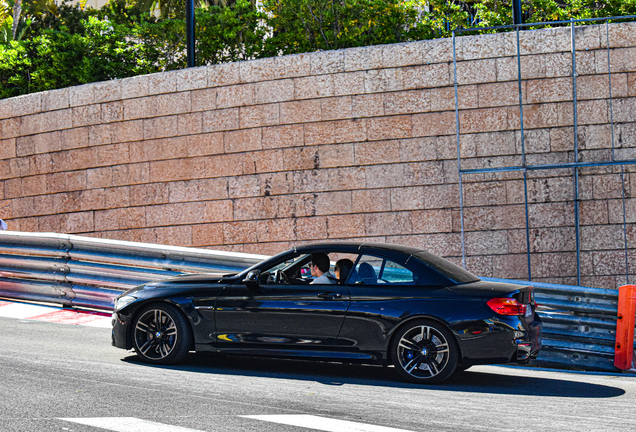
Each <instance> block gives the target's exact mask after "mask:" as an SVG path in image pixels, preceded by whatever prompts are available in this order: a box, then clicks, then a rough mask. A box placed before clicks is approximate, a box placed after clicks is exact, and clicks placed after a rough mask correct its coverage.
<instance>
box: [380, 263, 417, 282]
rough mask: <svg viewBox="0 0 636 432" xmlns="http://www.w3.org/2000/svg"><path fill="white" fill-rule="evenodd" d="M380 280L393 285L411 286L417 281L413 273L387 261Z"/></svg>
mask: <svg viewBox="0 0 636 432" xmlns="http://www.w3.org/2000/svg"><path fill="white" fill-rule="evenodd" d="M382 279H383V280H385V281H387V282H388V283H394V284H407V285H408V284H413V283H415V280H416V279H417V278H416V277H415V275H414V274H413V272H412V271H411V270H409V269H407V268H406V267H404V266H401V265H400V264H398V263H396V262H393V261H390V260H387V261H386V264H385V266H384V271H383V272H382Z"/></svg>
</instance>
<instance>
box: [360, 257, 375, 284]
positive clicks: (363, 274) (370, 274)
mask: <svg viewBox="0 0 636 432" xmlns="http://www.w3.org/2000/svg"><path fill="white" fill-rule="evenodd" d="M358 278H359V279H360V281H361V282H362V283H365V284H376V283H378V277H377V276H376V274H375V270H373V267H372V266H371V264H369V263H366V262H363V263H362V264H360V265H359V266H358Z"/></svg>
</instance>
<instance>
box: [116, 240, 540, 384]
mask: <svg viewBox="0 0 636 432" xmlns="http://www.w3.org/2000/svg"><path fill="white" fill-rule="evenodd" d="M321 260H322V261H323V264H321V263H320V262H321ZM324 262H326V264H324ZM321 266H322V267H323V268H322V269H320V267H321ZM319 273H320V277H317V276H318V274H319ZM535 308H536V303H535V301H534V296H533V290H532V287H529V286H522V285H512V284H505V283H495V282H486V281H482V280H480V279H479V278H478V277H476V276H474V275H473V274H471V273H469V272H467V271H466V270H464V269H462V268H461V267H459V266H457V265H455V264H453V263H451V262H450V261H447V260H445V259H443V258H441V257H438V256H436V255H433V254H431V253H429V252H426V251H425V250H422V249H417V248H412V247H406V246H398V245H391V244H378V243H354V242H331V243H314V244H307V245H302V246H297V247H294V248H292V249H290V250H288V251H286V252H283V253H281V254H279V255H276V256H274V257H272V258H269V259H266V260H265V261H263V262H261V263H259V264H256V265H255V266H253V267H251V268H248V269H246V270H245V271H243V272H241V273H238V274H223V275H221V274H218V275H213V274H196V275H184V276H178V277H175V278H172V279H168V280H164V281H160V282H151V283H148V284H145V285H142V286H139V287H137V288H134V289H131V290H129V291H127V292H125V293H123V294H122V295H120V296H119V297H118V298H117V299H116V300H115V310H114V313H113V331H112V343H113V345H114V346H116V347H118V348H123V349H126V350H130V349H134V350H135V352H136V354H137V356H139V357H140V358H141V360H143V361H145V362H148V363H153V364H174V363H177V362H179V361H182V360H183V359H184V357H185V356H186V355H188V353H189V352H190V351H196V352H202V351H208V352H210V351H211V352H217V353H225V354H237V355H240V354H244V355H245V354H246V355H252V356H256V355H258V356H268V357H278V358H303V359H314V360H320V361H335V362H346V363H354V362H359V363H367V364H382V365H393V366H394V367H395V370H396V371H397V373H398V374H399V375H400V376H401V377H402V378H403V379H405V380H408V381H412V382H416V383H439V382H441V381H443V380H445V379H447V378H448V377H449V376H451V375H452V374H453V372H455V371H456V370H463V369H466V368H468V367H470V366H471V365H475V364H494V363H527V362H528V361H530V360H531V359H533V358H535V357H536V356H537V355H538V353H539V350H540V348H541V321H540V319H539V317H538V315H537V314H536V312H535Z"/></svg>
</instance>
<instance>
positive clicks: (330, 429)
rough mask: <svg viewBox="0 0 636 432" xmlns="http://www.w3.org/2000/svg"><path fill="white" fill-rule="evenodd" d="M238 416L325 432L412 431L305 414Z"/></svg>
mask: <svg viewBox="0 0 636 432" xmlns="http://www.w3.org/2000/svg"><path fill="white" fill-rule="evenodd" d="M240 417H244V418H250V419H255V420H263V421H267V422H272V423H280V424H284V425H289V426H298V427H304V428H307V429H314V430H320V431H326V432H413V431H408V430H406V429H395V428H390V427H386V426H375V425H371V424H365V423H356V422H351V421H346V420H336V419H332V418H327V417H318V416H313V415H305V414H285V415H249V416H240Z"/></svg>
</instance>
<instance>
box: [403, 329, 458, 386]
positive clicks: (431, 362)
mask: <svg viewBox="0 0 636 432" xmlns="http://www.w3.org/2000/svg"><path fill="white" fill-rule="evenodd" d="M458 352H459V349H458V348H457V343H456V342H455V339H454V336H453V335H452V333H451V332H450V331H449V330H448V329H446V327H444V326H442V325H441V324H438V323H436V322H434V321H428V320H418V321H414V322H411V323H408V324H407V325H405V326H403V327H402V328H400V329H398V331H397V333H396V336H395V338H394V339H393V342H392V344H391V355H392V358H393V364H394V366H395V368H396V370H397V372H398V374H399V375H400V376H401V377H402V378H404V379H405V380H407V381H411V382H416V383H420V384H432V383H439V382H442V381H444V380H445V379H447V378H448V377H450V376H451V375H452V374H453V372H454V371H455V367H456V366H457V360H458V357H459V355H458Z"/></svg>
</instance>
